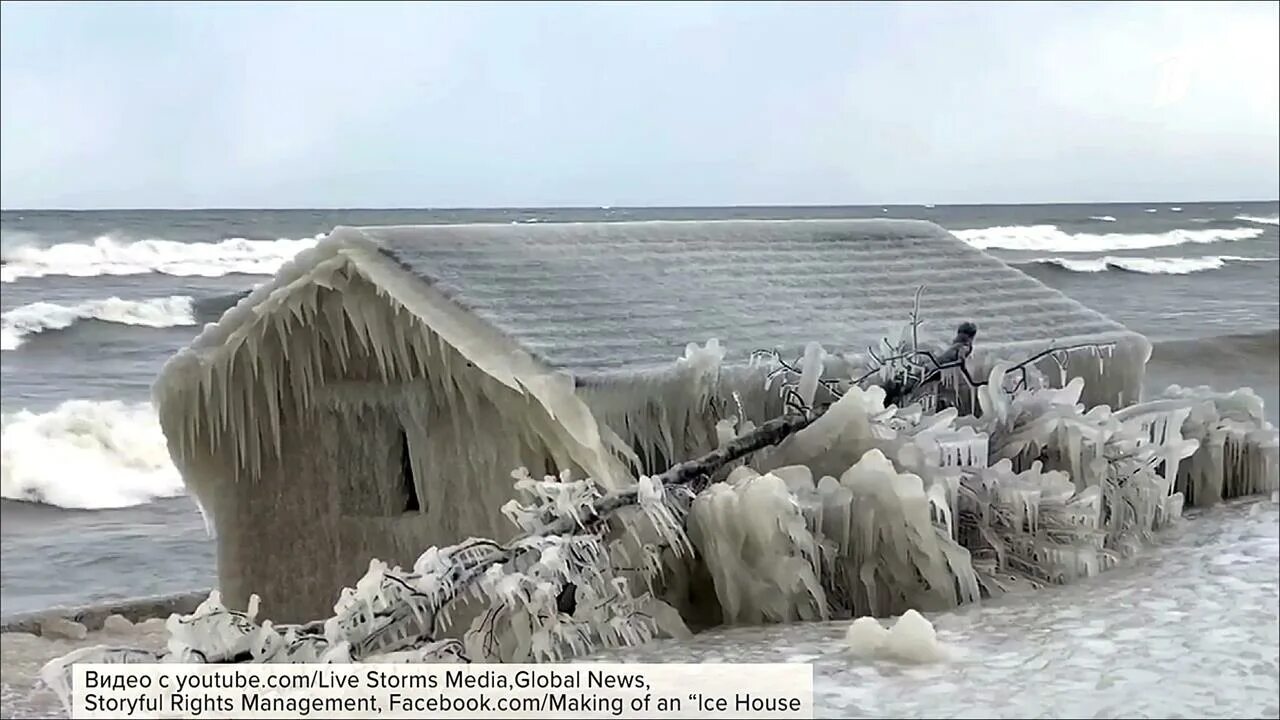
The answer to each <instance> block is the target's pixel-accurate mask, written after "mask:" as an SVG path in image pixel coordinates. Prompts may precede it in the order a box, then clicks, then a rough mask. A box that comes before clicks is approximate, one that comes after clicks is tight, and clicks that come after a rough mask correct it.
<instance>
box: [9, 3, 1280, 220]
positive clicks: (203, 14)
mask: <svg viewBox="0 0 1280 720" xmlns="http://www.w3.org/2000/svg"><path fill="white" fill-rule="evenodd" d="M1278 8H1280V4H1278V3H1275V2H1269V3H1251V4H1233V3H1213V4H1190V3H1186V4H1184V3H1170V4H1128V3H1125V4H1119V3H1117V4H1103V3H1080V4H1057V5H1055V4H1038V3H1037V4H1026V5H1013V4H993V5H974V4H965V3H956V4H847V5H842V4H799V3H790V4H776V5H771V4H738V5H735V4H715V3H696V4H677V3H662V4H608V5H606V4H569V3H555V4H538V3H529V4H524V3H521V4H501V5H499V4H494V5H461V4H459V5H446V4H430V5H412V4H407V3H406V4H389V5H377V4H374V3H359V4H351V5H342V4H336V3H334V4H331V3H325V4H316V5H303V4H256V5H255V4H249V3H244V4H239V3H237V4H234V5H232V4H226V5H213V4H199V5H196V4H172V5H166V4H160V3H154V4H153V3H146V4H136V5H111V4H107V3H93V4H80V5H56V4H11V3H6V4H5V5H4V6H3V11H2V12H3V18H0V20H2V22H0V32H2V35H3V37H2V39H0V55H2V62H0V75H2V77H0V81H2V85H0V88H2V93H3V97H2V98H0V114H2V118H0V132H2V138H0V140H2V145H3V147H2V148H0V164H2V166H3V168H2V177H0V196H2V197H0V202H2V204H3V206H4V207H6V208H24V207H25V208H32V207H61V208H94V207H98V208H100V207H134V208H137V207H318V206H323V207H477V206H509V205H517V206H536V205H615V206H621V205H729V204H861V203H993V202H1058V201H1063V202H1065V201H1084V202H1093V201H1123V200H1133V201H1141V200H1182V201H1191V200H1197V199H1213V200H1222V199H1274V198H1276V197H1277V196H1278V195H1280V170H1278V168H1277V162H1278V160H1277V158H1278V157H1280V77H1278V74H1277V67H1278V65H1280V62H1278V59H1280V43H1278V40H1277V33H1278V31H1277V28H1278V27H1280V11H1278Z"/></svg>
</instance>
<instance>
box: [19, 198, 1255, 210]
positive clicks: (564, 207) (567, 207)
mask: <svg viewBox="0 0 1280 720" xmlns="http://www.w3.org/2000/svg"><path fill="white" fill-rule="evenodd" d="M1222 203H1280V198H1270V199H1261V200H1260V199H1242V198H1230V199H1211V200H1099V201H1062V200H1059V201H1053V202H990V203H857V204H838V203H837V204H815V203H800V204H785V203H784V204H774V203H765V204H745V205H471V206H466V205H464V206H455V207H443V206H441V207H433V206H426V205H424V206H417V207H414V206H381V207H380V206H363V207H362V206H349V207H346V206H337V205H332V206H325V205H314V206H305V205H297V206H290V207H284V206H280V207H266V206H252V205H241V206H222V207H219V206H207V207H202V206H182V207H178V206H171V207H14V208H0V212H4V213H11V212H229V211H230V212H235V211H246V210H262V211H268V212H285V211H291V210H324V211H335V212H336V211H381V212H392V211H404V210H413V211H433V212H454V211H483V210H768V209H775V208H777V209H790V208H889V207H894V208H903V207H909V208H947V207H950V208H956V207H1033V206H1053V205H1205V204H1222Z"/></svg>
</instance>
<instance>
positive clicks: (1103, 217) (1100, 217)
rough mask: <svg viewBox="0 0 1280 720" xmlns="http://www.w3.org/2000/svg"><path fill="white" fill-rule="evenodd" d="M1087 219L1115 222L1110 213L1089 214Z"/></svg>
mask: <svg viewBox="0 0 1280 720" xmlns="http://www.w3.org/2000/svg"><path fill="white" fill-rule="evenodd" d="M1089 219H1090V220H1097V221H1099V222H1115V221H1116V219H1115V217H1113V216H1111V215H1090V216H1089Z"/></svg>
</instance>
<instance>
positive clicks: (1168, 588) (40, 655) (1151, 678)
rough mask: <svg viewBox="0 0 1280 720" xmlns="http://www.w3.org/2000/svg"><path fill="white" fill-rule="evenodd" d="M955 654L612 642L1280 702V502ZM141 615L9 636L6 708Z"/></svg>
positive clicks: (921, 707)
mask: <svg viewBox="0 0 1280 720" xmlns="http://www.w3.org/2000/svg"><path fill="white" fill-rule="evenodd" d="M930 620H932V621H933V623H934V625H935V627H936V629H937V633H938V640H939V641H940V642H941V643H942V644H943V645H944V646H945V650H946V652H947V653H948V658H947V659H946V660H945V661H942V662H936V663H930V664H921V665H904V664H900V663H896V662H893V661H888V660H875V659H867V658H862V657H857V656H855V655H854V654H853V653H851V652H850V651H849V650H848V646H847V645H846V643H845V633H846V630H847V628H848V625H849V624H848V623H847V622H840V623H814V624H802V625H790V626H785V627H779V626H772V627H757V628H737V629H728V630H722V631H715V632H709V633H705V634H702V635H699V636H698V637H696V638H694V639H693V640H690V641H684V642H675V641H659V642H655V643H652V644H650V645H647V646H644V647H642V648H634V649H629V650H621V651H610V652H602V653H599V654H597V655H596V656H593V658H592V659H599V660H607V661H612V660H623V661H637V662H785V661H795V662H812V663H814V665H815V675H816V698H815V699H816V706H817V708H818V714H819V715H820V716H822V717H876V716H878V717H982V718H990V717H1011V718H1012V717H1019V718H1030V717H1086V718H1087V717H1109V718H1119V717H1125V718H1136V717H1186V718H1192V717H1197V718H1199V717H1210V718H1214V717H1223V718H1226V717H1273V718H1274V717H1280V506H1278V505H1277V503H1276V502H1275V500H1274V498H1272V499H1265V498H1264V499H1261V500H1251V501H1247V502H1237V503H1231V504H1228V505H1224V506H1221V507H1218V508H1215V509H1212V510H1207V511H1200V512H1192V513H1189V514H1188V517H1187V519H1186V520H1185V521H1184V522H1183V523H1182V524H1181V525H1180V526H1178V527H1175V528H1173V529H1171V530H1168V531H1166V532H1164V533H1162V534H1161V535H1160V537H1159V541H1158V544H1157V546H1156V547H1154V548H1152V549H1151V550H1149V551H1148V552H1147V553H1145V554H1144V555H1143V556H1142V557H1141V558H1139V560H1138V562H1137V563H1136V564H1134V565H1133V566H1130V567H1123V568H1118V569H1116V570H1113V571H1111V572H1109V573H1106V574H1104V575H1103V576H1101V577H1098V578H1095V579H1093V580H1091V581H1089V582H1085V583H1081V584H1078V585H1074V586H1069V587H1062V588H1052V589H1049V590H1046V591H1043V592H1038V593H1030V594H1025V595H1019V596H1016V597H1007V598H1004V599H1003V600H1000V601H996V602H990V603H986V604H983V605H981V606H974V607H970V608H967V609H963V610H959V611H954V612H949V613H940V614H935V615H931V616H930ZM155 625H156V624H155V623H151V630H150V631H148V630H146V629H142V626H139V628H138V629H135V630H134V631H133V632H132V633H130V634H116V635H111V636H107V635H103V634H101V633H93V634H91V635H90V638H89V639H88V640H86V641H78V642H72V641H65V640H59V641H49V640H44V639H41V638H35V637H32V636H29V635H18V634H6V635H4V636H3V644H2V651H0V652H2V654H3V656H2V658H0V659H2V663H0V701H2V707H0V715H2V716H3V717H50V716H53V715H55V714H60V709H59V707H58V704H57V702H56V701H55V700H54V698H53V697H52V695H51V694H50V693H49V692H48V691H47V690H43V689H37V688H36V687H35V677H36V673H37V671H38V670H39V667H40V665H42V664H43V663H44V662H45V661H46V660H47V659H49V658H52V657H54V656H56V655H59V654H61V653H64V652H66V651H68V650H70V649H72V648H73V647H79V646H82V645H84V644H97V643H120V642H127V643H128V644H130V645H135V646H147V647H157V646H159V645H160V644H162V639H161V637H160V636H159V635H158V634H157V633H156V632H155Z"/></svg>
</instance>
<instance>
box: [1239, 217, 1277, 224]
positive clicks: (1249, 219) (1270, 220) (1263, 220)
mask: <svg viewBox="0 0 1280 720" xmlns="http://www.w3.org/2000/svg"><path fill="white" fill-rule="evenodd" d="M1235 219H1236V220H1243V221H1245V222H1251V223H1258V224H1259V225H1280V215H1270V216H1267V217H1262V216H1259V215H1237V216H1236V217H1235Z"/></svg>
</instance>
